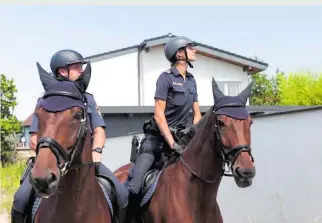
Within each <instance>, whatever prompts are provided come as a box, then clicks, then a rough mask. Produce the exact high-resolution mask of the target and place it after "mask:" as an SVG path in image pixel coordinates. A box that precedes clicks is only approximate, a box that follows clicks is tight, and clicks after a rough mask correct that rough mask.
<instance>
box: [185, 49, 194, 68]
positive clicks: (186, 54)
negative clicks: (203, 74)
mask: <svg viewBox="0 0 322 223" xmlns="http://www.w3.org/2000/svg"><path fill="white" fill-rule="evenodd" d="M184 55H185V57H186V59H185V60H186V62H187V64H188V65H189V67H190V68H193V65H192V64H191V63H190V61H189V59H188V53H187V48H184Z"/></svg>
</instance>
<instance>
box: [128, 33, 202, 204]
mask: <svg viewBox="0 0 322 223" xmlns="http://www.w3.org/2000/svg"><path fill="white" fill-rule="evenodd" d="M195 45H196V43H195V42H194V41H192V40H190V39H188V38H186V37H182V36H180V37H174V38H171V39H170V40H169V41H168V42H167V44H166V45H165V48H164V53H165V56H166V58H167V60H168V61H169V62H170V63H171V68H170V69H169V70H167V71H164V72H162V73H161V75H160V76H159V77H158V79H157V82H156V91H155V96H154V99H155V108H154V117H153V118H152V119H151V120H149V121H148V122H146V123H145V125H144V130H145V131H144V133H145V138H144V139H143V140H142V144H141V147H140V153H139V155H138V157H137V159H136V161H135V165H134V169H133V170H132V174H133V175H132V177H133V178H132V179H130V181H129V182H128V183H127V187H128V189H129V191H130V198H131V200H132V199H134V200H137V199H138V195H139V193H140V190H141V185H142V182H143V178H144V176H145V174H146V173H147V172H148V170H149V169H150V168H151V166H152V165H153V164H154V162H155V161H157V159H159V157H160V155H161V152H162V151H163V149H164V148H169V149H173V150H174V151H175V152H176V153H177V154H181V153H182V151H183V147H182V146H181V145H179V144H178V143H177V142H176V141H175V139H174V137H173V135H172V134H171V129H174V130H176V129H184V128H186V127H187V124H188V116H189V113H190V110H191V109H192V111H193V115H194V116H193V124H195V123H197V122H198V121H199V120H200V119H201V113H200V108H199V103H198V93H197V84H196V81H195V79H194V76H193V75H192V74H191V73H190V72H188V71H187V68H188V66H189V67H190V68H193V65H192V64H191V62H193V61H195V59H196V55H195V54H196V50H195V49H194V46H195ZM164 146H165V147H164Z"/></svg>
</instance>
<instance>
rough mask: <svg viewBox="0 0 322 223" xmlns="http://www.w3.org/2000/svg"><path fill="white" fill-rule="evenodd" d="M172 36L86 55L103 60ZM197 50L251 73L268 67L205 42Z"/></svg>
mask: <svg viewBox="0 0 322 223" xmlns="http://www.w3.org/2000/svg"><path fill="white" fill-rule="evenodd" d="M171 37H176V35H173V34H172V33H169V34H167V35H163V36H158V37H154V38H149V39H145V40H143V41H142V42H141V43H140V44H138V45H133V46H129V47H126V48H121V49H117V50H113V51H109V52H105V53H101V54H96V55H92V56H88V57H86V59H88V60H90V61H91V62H97V61H101V60H106V59H110V58H114V57H118V56H122V55H126V54H129V53H134V52H139V51H142V50H146V51H147V50H148V49H149V48H150V47H156V46H160V45H163V44H165V43H166V42H167V41H168V40H169V39H170V38H171ZM196 43H197V45H198V46H197V47H196V49H197V51H198V53H199V54H201V55H203V56H207V57H211V58H214V59H217V60H220V61H224V62H227V63H231V64H235V65H237V66H241V67H243V68H244V69H245V70H246V71H247V70H248V73H249V74H254V73H257V72H260V71H263V70H265V69H266V68H267V67H268V64H267V63H265V62H262V61H259V60H255V59H252V58H249V57H245V56H242V55H239V54H236V53H232V52H228V51H225V50H223V49H219V48H216V47H213V46H209V45H206V44H204V43H200V42H197V41H196Z"/></svg>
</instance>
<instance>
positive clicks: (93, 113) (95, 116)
mask: <svg viewBox="0 0 322 223" xmlns="http://www.w3.org/2000/svg"><path fill="white" fill-rule="evenodd" d="M85 95H86V97H87V101H88V110H87V113H88V114H89V117H90V121H91V126H90V127H91V128H90V132H91V133H92V130H93V129H95V128H96V127H103V128H105V127H106V125H105V122H104V119H103V117H102V116H101V114H100V113H99V111H98V109H97V108H98V107H97V105H96V102H95V99H94V97H93V95H91V94H89V93H85ZM40 100H41V99H40ZM40 100H39V101H38V103H37V106H38V104H39V102H40ZM37 106H36V107H37ZM37 131H38V117H37V115H36V113H34V114H33V116H32V123H31V126H30V130H29V133H32V132H35V133H36V132H37Z"/></svg>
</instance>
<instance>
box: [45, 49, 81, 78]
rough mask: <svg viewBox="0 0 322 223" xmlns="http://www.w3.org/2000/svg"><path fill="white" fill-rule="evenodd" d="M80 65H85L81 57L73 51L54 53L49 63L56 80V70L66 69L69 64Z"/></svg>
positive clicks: (57, 74)
mask: <svg viewBox="0 0 322 223" xmlns="http://www.w3.org/2000/svg"><path fill="white" fill-rule="evenodd" d="M75 63H82V64H86V63H87V61H85V60H84V58H83V56H82V55H81V54H80V53H78V52H76V51H74V50H60V51H58V52H56V53H55V54H54V55H53V56H52V58H51V61H50V68H51V71H52V72H53V74H54V75H55V77H56V78H58V77H60V76H61V75H59V73H58V68H67V69H68V66H69V65H71V64H75Z"/></svg>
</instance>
